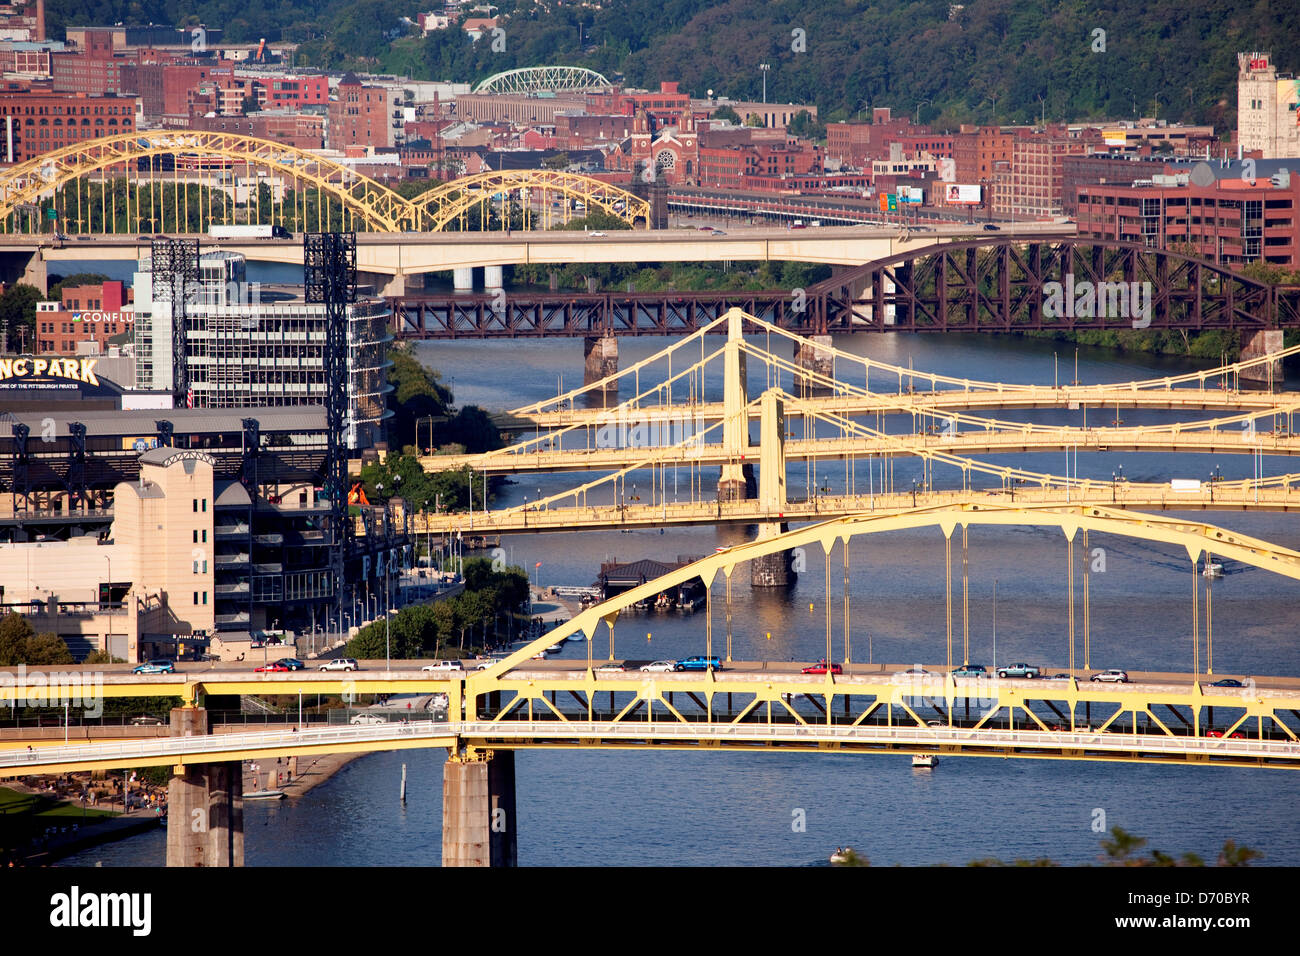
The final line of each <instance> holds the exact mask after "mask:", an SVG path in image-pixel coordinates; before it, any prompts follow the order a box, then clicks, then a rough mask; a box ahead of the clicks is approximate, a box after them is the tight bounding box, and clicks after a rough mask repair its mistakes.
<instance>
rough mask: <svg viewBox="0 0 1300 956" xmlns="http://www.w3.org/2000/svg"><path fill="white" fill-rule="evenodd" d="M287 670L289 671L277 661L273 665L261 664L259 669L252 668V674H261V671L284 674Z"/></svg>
mask: <svg viewBox="0 0 1300 956" xmlns="http://www.w3.org/2000/svg"><path fill="white" fill-rule="evenodd" d="M289 670H290V668H289V667H287V666H286V665H284V664H281V663H280V662H279V661H276V662H275V663H274V664H263V665H262V666H261V667H254V668H253V673H255V674H261V673H262V672H263V671H285V672H288V671H289Z"/></svg>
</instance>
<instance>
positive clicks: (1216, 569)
mask: <svg viewBox="0 0 1300 956" xmlns="http://www.w3.org/2000/svg"><path fill="white" fill-rule="evenodd" d="M1201 577H1205V578H1221V577H1223V565H1221V564H1219V563H1218V562H1217V561H1212V562H1210V563H1209V564H1207V565H1206V566H1205V567H1204V568H1203V569H1202V570H1201Z"/></svg>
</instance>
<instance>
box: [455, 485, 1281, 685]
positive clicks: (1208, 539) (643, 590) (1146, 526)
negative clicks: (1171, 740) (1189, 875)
mask: <svg viewBox="0 0 1300 956" xmlns="http://www.w3.org/2000/svg"><path fill="white" fill-rule="evenodd" d="M981 525H983V526H1003V527H1008V526H1010V527H1016V526H1020V527H1041V528H1059V529H1060V530H1061V531H1062V532H1063V533H1064V535H1065V537H1066V539H1067V540H1069V541H1071V542H1072V541H1073V540H1074V538H1075V535H1076V534H1077V533H1078V532H1079V531H1093V532H1100V533H1103V534H1115V535H1120V536H1123V537H1129V538H1136V539H1139V540H1143V541H1152V542H1157V543H1161V544H1166V545H1173V546H1175V547H1182V548H1185V549H1186V550H1187V554H1188V561H1189V568H1190V567H1191V562H1193V561H1197V560H1199V558H1200V557H1201V555H1202V554H1207V553H1212V554H1215V555H1218V556H1220V557H1225V558H1231V559H1232V560H1234V561H1240V562H1241V563H1243V564H1249V565H1251V566H1253V567H1256V568H1260V569H1262V570H1265V571H1271V572H1273V573H1274V574H1280V575H1282V576H1283V577H1287V578H1291V579H1292V580H1295V581H1300V552H1297V551H1293V550H1291V549H1289V548H1283V547H1280V546H1278V545H1274V544H1271V543H1269V542H1267V541H1263V540H1260V539H1258V538H1252V537H1250V536H1248V535H1244V534H1240V533H1238V532H1236V531H1231V530H1229V529H1227V528H1222V527H1219V526H1217V525H1213V524H1208V523H1206V522H1201V521H1195V520H1184V519H1179V518H1170V517H1164V516H1155V515H1149V514H1141V513H1138V512H1131V511H1125V510H1123V509H1114V508H1103V507H1098V506H1093V505H1065V506H1060V505H1054V506H1047V507H1004V506H987V505H981V504H978V503H974V502H967V503H963V504H954V505H942V506H937V507H930V508H908V509H905V510H900V511H896V512H887V513H868V514H855V515H846V516H844V517H841V518H835V519H832V520H830V521H824V522H821V523H819V524H814V525H808V526H806V527H803V528H798V529H795V530H793V531H788V532H785V533H783V534H779V535H774V536H772V537H767V538H760V539H758V540H756V541H750V542H748V543H746V544H741V545H736V546H734V547H730V548H727V549H725V550H722V551H719V552H716V553H714V554H710V555H706V556H705V557H703V558H700V559H699V560H697V561H693V562H691V563H690V564H686V565H683V566H682V567H680V568H676V569H674V570H673V571H670V572H669V573H668V574H665V575H662V576H661V577H658V578H655V579H653V580H651V581H647V582H646V583H645V584H641V585H638V586H637V587H634V588H631V589H629V590H627V591H624V592H622V593H621V594H618V595H616V596H614V597H612V598H610V599H609V600H607V601H604V602H602V603H600V604H597V605H596V606H594V607H592V608H588V609H587V610H585V611H582V612H580V613H579V614H578V615H576V616H575V617H574V618H572V619H571V620H569V621H568V622H567V623H565V624H562V625H560V626H559V627H557V628H554V629H553V630H550V631H548V632H547V633H546V634H544V635H543V636H542V637H540V638H538V639H537V640H535V641H533V642H532V643H530V644H528V645H526V646H525V647H522V648H520V649H519V650H517V651H515V652H514V653H512V654H511V655H510V656H509V657H505V658H503V659H502V660H501V661H499V662H498V663H496V664H494V665H493V666H492V667H491V668H490V669H488V670H484V671H480V672H475V673H472V674H470V675H469V677H467V678H466V681H465V687H466V694H467V696H469V697H471V698H472V697H474V696H475V695H477V694H482V693H487V692H488V691H490V690H492V689H493V688H494V686H495V685H496V682H497V681H498V680H499V679H500V678H501V676H502V675H504V674H505V673H506V672H508V671H509V670H511V669H512V668H514V667H516V666H518V665H520V664H523V663H524V662H525V661H528V660H529V659H530V658H532V657H533V656H534V655H535V654H537V653H539V652H541V651H542V650H544V649H545V648H547V647H548V646H550V645H551V644H555V643H558V642H559V641H561V640H563V639H565V638H567V637H569V636H570V635H577V634H579V633H581V634H583V635H585V636H586V638H587V639H588V640H589V641H590V640H594V639H595V636H596V629H597V628H598V627H599V625H600V623H601V621H604V622H605V623H606V624H607V625H608V626H609V627H611V628H612V627H613V625H614V623H615V621H617V619H618V617H619V614H620V613H621V612H622V611H624V610H626V609H627V608H629V607H631V606H632V605H634V604H636V603H637V602H638V601H642V600H647V599H653V598H654V597H655V596H656V595H657V594H659V593H660V592H661V591H666V590H668V589H669V588H672V587H675V586H676V585H678V584H683V583H685V582H687V581H690V580H693V579H694V578H701V579H702V580H703V581H704V583H705V586H706V587H707V586H709V585H711V584H712V583H713V581H714V580H715V578H716V577H717V575H718V574H719V573H722V574H723V575H724V576H726V577H730V575H731V574H732V572H733V571H734V569H735V567H736V565H738V564H742V563H744V562H747V561H752V560H753V559H755V558H760V557H764V556H766V555H770V554H778V553H780V552H784V551H789V550H791V549H792V548H796V547H800V546H806V545H820V546H821V548H822V549H823V551H824V553H825V554H827V555H829V554H830V552H831V549H832V548H833V547H834V546H835V543H836V542H837V541H842V542H844V543H845V544H847V542H848V541H850V540H851V539H853V538H855V537H858V536H859V535H869V534H882V533H888V532H894V531H904V530H911V529H916V528H938V529H940V530H941V531H942V532H943V534H944V536H945V537H946V538H949V539H950V538H951V537H952V534H953V532H954V530H956V529H957V528H959V527H967V526H981Z"/></svg>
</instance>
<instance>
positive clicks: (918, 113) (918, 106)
mask: <svg viewBox="0 0 1300 956" xmlns="http://www.w3.org/2000/svg"><path fill="white" fill-rule="evenodd" d="M932 103H934V100H921V102H919V103H917V104H916V116H915V117H914V118H913V119H912V125H913V126H920V125H921V107H922V106H928V105H930V104H932Z"/></svg>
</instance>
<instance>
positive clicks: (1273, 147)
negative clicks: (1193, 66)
mask: <svg viewBox="0 0 1300 956" xmlns="http://www.w3.org/2000/svg"><path fill="white" fill-rule="evenodd" d="M1237 142H1238V144H1239V145H1240V146H1241V148H1242V149H1243V150H1259V151H1260V152H1261V154H1262V158H1264V159H1277V158H1280V157H1284V156H1285V157H1290V156H1300V80H1298V79H1297V78H1296V77H1295V76H1294V75H1292V74H1289V73H1278V71H1277V67H1276V65H1275V64H1274V63H1273V56H1272V54H1270V53H1238V54H1237Z"/></svg>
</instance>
